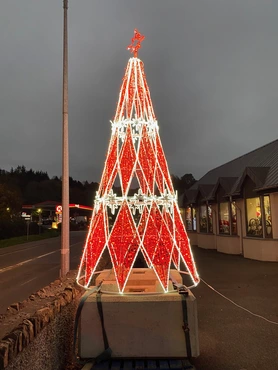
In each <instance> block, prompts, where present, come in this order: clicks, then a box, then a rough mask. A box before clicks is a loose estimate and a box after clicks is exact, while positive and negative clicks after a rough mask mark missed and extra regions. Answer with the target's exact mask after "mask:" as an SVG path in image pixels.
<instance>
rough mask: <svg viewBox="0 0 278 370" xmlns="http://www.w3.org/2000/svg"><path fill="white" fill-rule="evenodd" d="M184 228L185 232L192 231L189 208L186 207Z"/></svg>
mask: <svg viewBox="0 0 278 370" xmlns="http://www.w3.org/2000/svg"><path fill="white" fill-rule="evenodd" d="M185 227H186V230H187V231H192V230H193V225H192V212H191V207H187V209H186V213H185Z"/></svg>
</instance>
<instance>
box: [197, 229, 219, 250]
mask: <svg viewBox="0 0 278 370" xmlns="http://www.w3.org/2000/svg"><path fill="white" fill-rule="evenodd" d="M197 245H198V247H200V248H204V249H216V235H214V234H203V233H200V234H198V244H197Z"/></svg>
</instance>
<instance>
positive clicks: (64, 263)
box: [60, 0, 70, 277]
mask: <svg viewBox="0 0 278 370" xmlns="http://www.w3.org/2000/svg"><path fill="white" fill-rule="evenodd" d="M63 2H64V4H63V7H64V33H63V145H62V153H63V154H62V157H63V159H62V238H61V271H60V275H61V277H64V276H66V274H67V272H68V271H69V268H70V266H69V265H70V263H69V260H70V249H69V127H68V125H69V124H68V0H63Z"/></svg>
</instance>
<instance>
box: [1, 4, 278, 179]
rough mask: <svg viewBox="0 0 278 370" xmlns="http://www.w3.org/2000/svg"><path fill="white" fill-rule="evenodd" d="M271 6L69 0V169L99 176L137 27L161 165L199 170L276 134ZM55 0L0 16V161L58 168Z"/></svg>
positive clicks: (277, 86)
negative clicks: (163, 156)
mask: <svg viewBox="0 0 278 370" xmlns="http://www.w3.org/2000/svg"><path fill="white" fill-rule="evenodd" d="M277 12H278V3H277V2H273V1H268V0H245V1H244V2H243V1H242V0H234V1H230V0H209V1H208V0H195V1H184V0H174V1H170V0H167V1H166V0H152V1H150V0H140V1H136V0H105V1H96V0H95V1H92V0H80V1H77V0H69V128H70V172H71V175H72V176H73V177H74V178H76V179H79V180H86V179H87V180H89V181H99V179H100V176H101V171H102V169H103V164H104V158H105V154H106V150H107V145H108V141H109V138H110V123H109V120H110V119H112V118H113V114H114V111H115V108H116V104H117V99H118V93H119V88H120V85H121V79H122V77H123V73H124V68H125V66H126V63H127V61H128V58H129V57H130V55H129V52H128V51H126V50H125V48H126V46H127V45H128V44H129V42H130V38H131V37H132V35H133V29H134V28H135V27H136V28H138V29H139V30H140V31H141V32H142V33H143V34H145V36H146V39H145V41H144V42H143V44H142V49H141V51H140V53H139V56H140V58H141V59H142V60H143V61H144V64H145V71H146V75H147V80H148V84H149V86H150V90H151V95H152V100H153V103H154V107H155V111H156V115H157V118H158V120H159V125H160V135H161V139H162V142H163V146H164V150H165V153H166V156H167V159H168V164H169V167H170V172H171V173H174V174H176V175H183V174H184V173H186V172H192V173H193V174H194V176H195V177H197V178H198V177H200V176H202V175H203V174H204V173H205V172H206V171H208V170H209V169H211V168H213V167H215V166H217V165H220V164H222V163H224V162H226V161H228V160H230V159H233V158H235V157H236V156H238V155H241V154H244V153H246V152H248V151H250V150H252V149H255V148H256V147H258V146H261V145H264V144H266V143H267V142H269V141H271V140H274V139H276V137H277V136H276V132H277V116H278V104H277V101H278V73H277V60H278V25H277V20H276V18H277V14H278V13H277ZM62 17H63V9H62V0H60V1H57V0H48V1H39V2H38V1H36V0H24V1H21V0H9V1H8V2H5V3H3V4H2V5H1V12H0V45H1V62H0V112H1V126H0V127H1V129H0V158H1V161H0V168H6V169H9V168H10V167H11V166H17V165H19V164H25V165H26V166H27V167H32V168H33V169H36V170H37V169H41V170H44V171H48V173H49V175H50V176H52V175H58V176H59V175H60V174H61V140H62V139H61V131H62V125H61V122H62V113H61V105H62V95H61V93H62Z"/></svg>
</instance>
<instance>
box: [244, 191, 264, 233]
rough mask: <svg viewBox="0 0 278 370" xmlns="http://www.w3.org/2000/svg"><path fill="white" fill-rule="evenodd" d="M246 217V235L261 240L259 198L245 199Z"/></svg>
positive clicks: (261, 227) (261, 228)
mask: <svg viewBox="0 0 278 370" xmlns="http://www.w3.org/2000/svg"><path fill="white" fill-rule="evenodd" d="M246 215H247V235H248V236H254V237H259V238H262V237H263V226H262V210H261V199H260V198H259V197H256V198H248V199H246Z"/></svg>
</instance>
